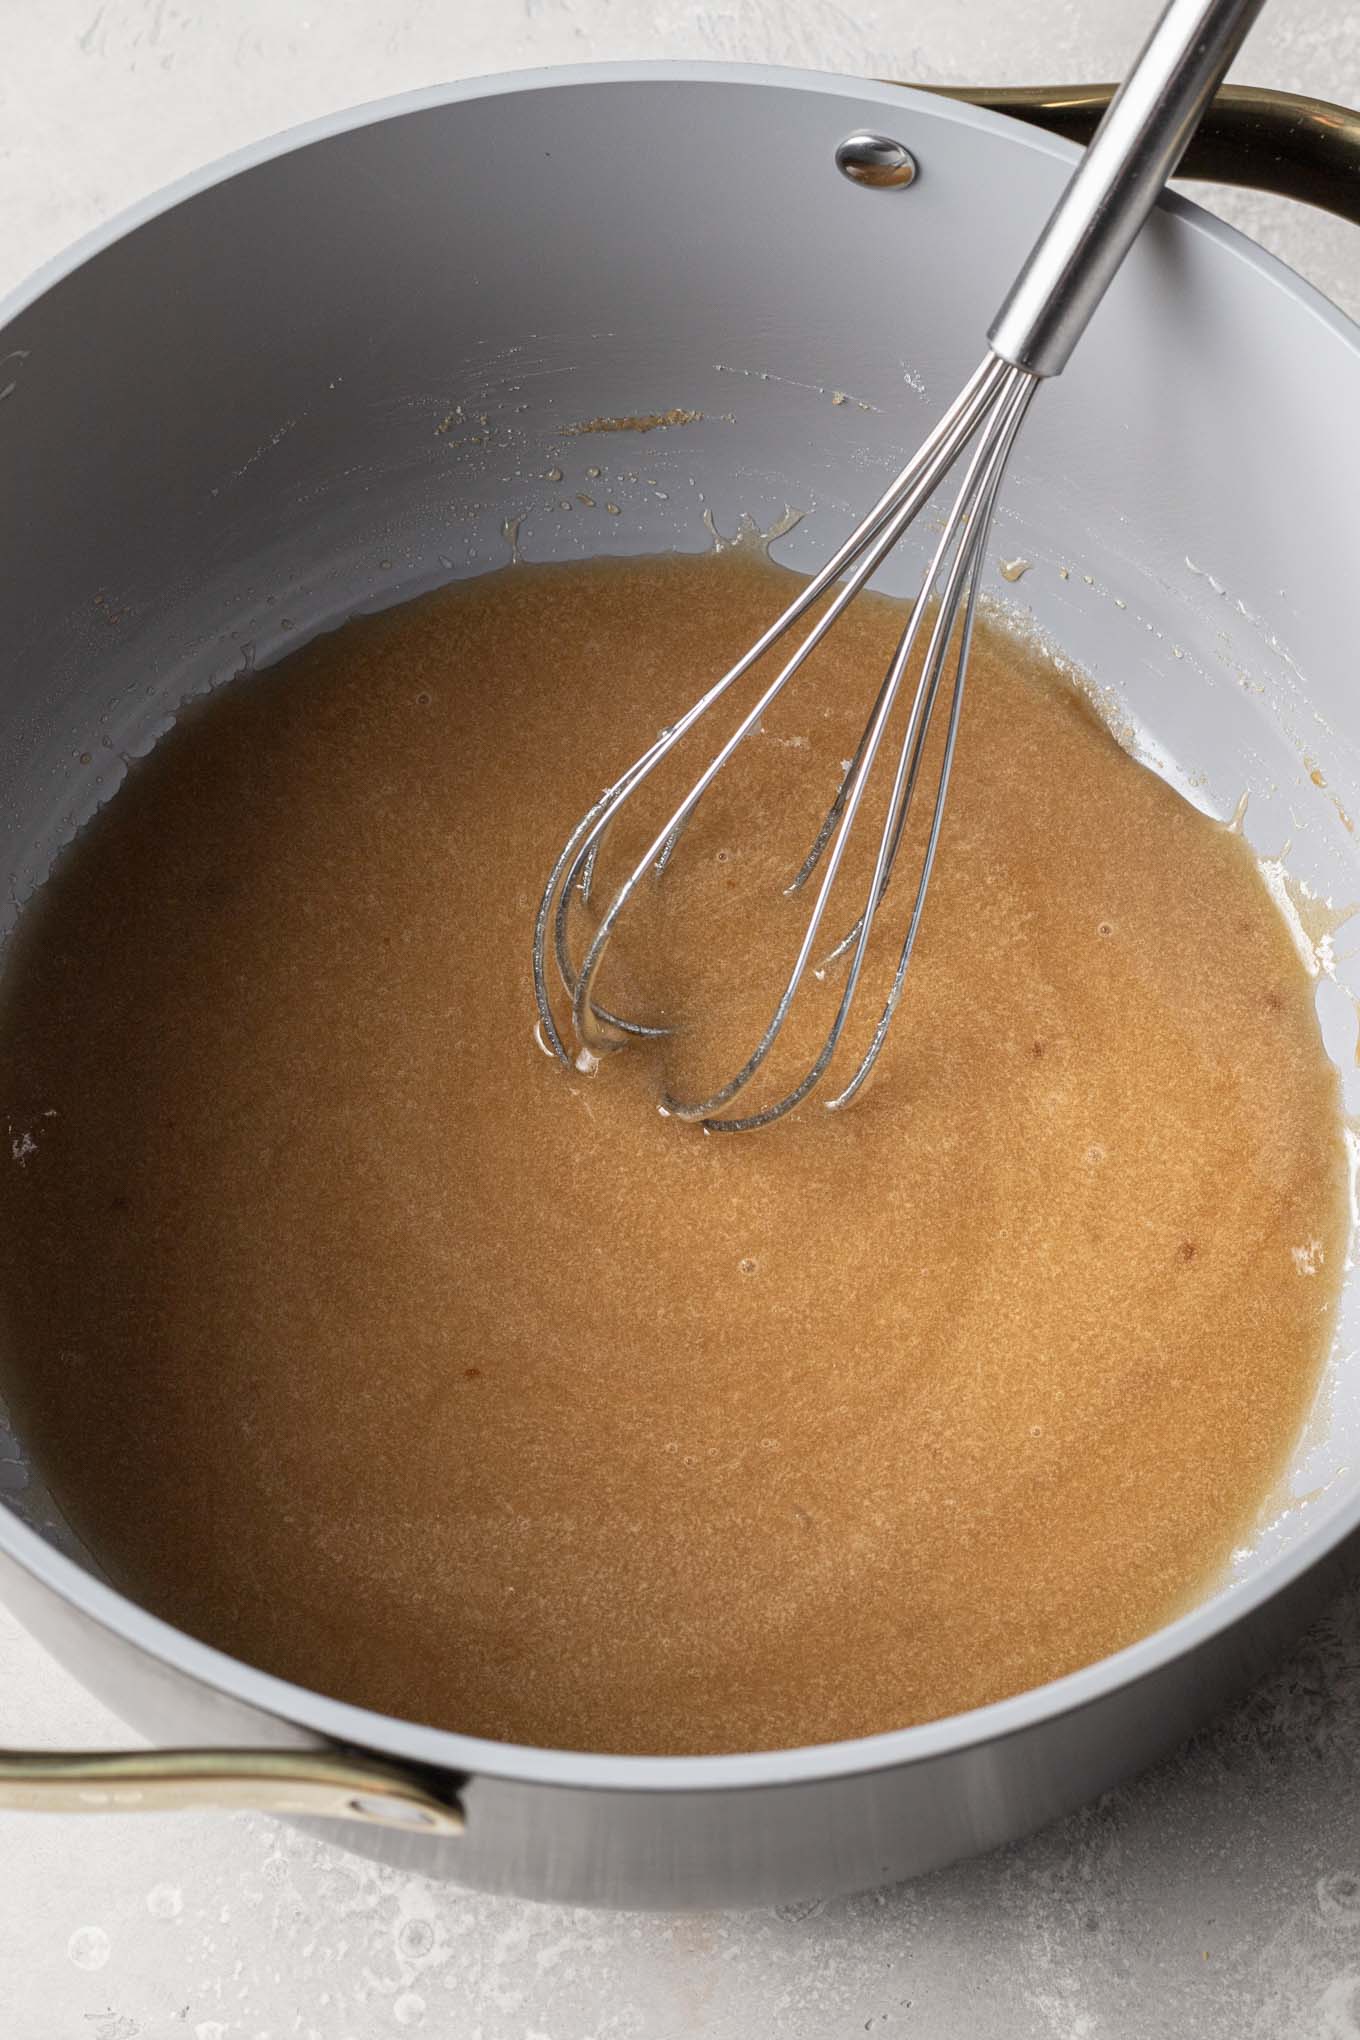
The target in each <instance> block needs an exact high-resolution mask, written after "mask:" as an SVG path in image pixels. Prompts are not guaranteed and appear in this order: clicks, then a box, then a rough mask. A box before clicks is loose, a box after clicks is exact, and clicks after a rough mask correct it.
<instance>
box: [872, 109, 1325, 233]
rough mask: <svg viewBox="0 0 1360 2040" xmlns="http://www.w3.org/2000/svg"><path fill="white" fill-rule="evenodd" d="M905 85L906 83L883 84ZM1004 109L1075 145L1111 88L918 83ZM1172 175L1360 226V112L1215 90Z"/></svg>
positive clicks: (1087, 135)
mask: <svg viewBox="0 0 1360 2040" xmlns="http://www.w3.org/2000/svg"><path fill="white" fill-rule="evenodd" d="M890 82H905V81H890ZM913 89H914V90H916V91H919V92H935V93H938V94H939V95H940V97H941V98H944V99H963V100H966V101H967V102H968V104H969V105H970V106H981V107H985V108H987V109H988V111H989V112H992V113H1008V114H1010V115H1011V116H1012V118H1013V119H1015V120H1025V121H1029V122H1030V124H1031V125H1032V126H1034V127H1041V128H1047V129H1048V131H1049V133H1050V134H1055V135H1063V136H1065V138H1066V139H1067V140H1068V141H1069V142H1080V143H1082V144H1083V145H1084V144H1085V143H1087V142H1089V141H1090V139H1091V137H1092V135H1093V134H1094V133H1095V131H1096V127H1097V125H1098V123H1099V121H1100V117H1101V115H1102V114H1103V113H1104V111H1105V109H1106V107H1107V106H1108V105H1109V103H1110V100H1111V99H1112V98H1113V96H1114V93H1115V89H1116V88H1115V87H1114V86H1113V85H918V86H915V87H913ZM1176 175H1177V176H1178V177H1193V178H1202V179H1204V180H1205V181H1206V182H1209V183H1212V184H1237V185H1242V186H1245V187H1246V188H1247V189H1248V190H1251V191H1273V192H1275V193H1276V194H1277V195H1278V196H1279V197H1281V198H1297V199H1300V200H1302V202H1303V203H1304V204H1305V205H1315V206H1319V207H1321V209H1322V210H1323V211H1324V212H1330V213H1336V214H1337V215H1338V216H1339V217H1340V218H1341V219H1343V220H1351V221H1352V222H1353V223H1354V224H1355V225H1356V226H1360V112H1356V111H1354V110H1353V109H1352V108H1351V107H1348V106H1336V105H1334V104H1333V103H1332V101H1331V100H1328V99H1310V98H1308V97H1306V96H1305V95H1304V94H1303V93H1299V92H1270V91H1267V90H1265V89H1264V88H1262V87H1261V86H1257V85H1225V86H1223V87H1222V88H1221V90H1220V91H1218V92H1216V93H1215V95H1214V97H1213V100H1212V102H1211V103H1210V106H1209V110H1208V112H1207V113H1206V114H1205V115H1204V118H1203V119H1202V120H1201V122H1200V124H1199V126H1198V128H1197V129H1196V130H1195V133H1194V136H1193V138H1192V140H1191V142H1190V146H1189V148H1188V149H1187V150H1186V152H1185V155H1184V156H1183V157H1182V159H1181V165H1180V168H1179V169H1178V170H1177V172H1176Z"/></svg>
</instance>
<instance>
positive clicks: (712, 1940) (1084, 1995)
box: [0, 0, 1360, 2040]
mask: <svg viewBox="0 0 1360 2040" xmlns="http://www.w3.org/2000/svg"><path fill="white" fill-rule="evenodd" d="M1147 12H1148V8H1147V0H1087V4H1085V5H1077V4H1072V0H1036V4H1035V5H1034V6H1033V7H1031V8H1029V9H1027V10H1019V9H1016V8H1015V7H1014V6H1013V5H1012V4H1009V0H917V4H914V5H913V4H911V0H863V4H861V5H859V6H858V7H857V8H856V9H855V10H854V11H853V12H851V11H849V10H848V9H843V8H842V7H840V6H838V5H836V4H834V0H783V4H781V0H725V4H721V0H720V4H713V5H695V4H693V0H691V4H688V5H684V4H679V0H523V4H522V5H518V4H516V5H513V6H512V5H510V4H508V0H454V4H453V5H450V4H448V0H392V4H386V5H384V4H382V0H329V4H326V5H323V4H322V0H311V4H308V0H215V4H208V5H201V6H195V5H193V4H192V0H105V4H103V5H100V4H99V0H0V31H3V44H2V47H3V53H4V56H3V64H2V65H0V288H4V287H7V286H8V285H9V284H11V283H12V282H15V281H17V280H18V279H19V277H20V276H22V275H23V274H24V273H25V272H26V271H27V270H28V269H30V268H32V267H33V265H34V264H36V263H37V262H39V261H41V260H43V259H44V258H45V257H47V256H49V255H51V254H53V253H55V252H56V251H57V250H58V249H59V248H60V247H61V246H63V245H64V244H65V243H66V242H67V241H69V240H70V239H72V238H73V237H74V236H75V235H77V234H79V233H81V232H83V231H84V230H85V229H86V228H88V227H90V226H91V225H93V224H94V223H96V222H97V221H99V220H101V219H103V218H105V217H107V215H108V214H109V213H111V212H113V211H115V210H117V209H118V208H119V207H120V206H122V205H124V204H126V203H127V202H129V201H130V200H132V199H134V198H136V197H138V196H139V195H141V194H142V193H144V192H146V191H149V190H152V189H154V188H155V187H156V186H157V185H159V184H162V183H164V182H165V181H166V180H167V179H169V178H171V177H174V176H177V175H179V174H180V173H181V172H183V171H186V170H189V169H191V168H193V167H194V166H195V165H197V164H199V163H202V162H204V161H205V160H207V159H209V158H211V157H213V156H215V155H218V154H220V153H222V152H223V151H224V150H227V149H230V148H234V147H236V146H238V145H239V144H241V143H243V142H246V141H249V140H251V139H252V138H254V137H256V136H259V135H263V134H267V133H269V132H270V131H271V130H273V129H276V128H279V127H283V126H286V125H289V124H291V123H293V122H295V121H299V120H303V119H307V118H310V117H311V116H313V115H316V114H319V113H323V112H325V111H327V110H328V109H330V108H332V107H335V106H340V105H344V104H346V103H348V102H352V101H355V100H361V99H368V98H373V97H376V96H379V95H381V94H383V93H387V92H394V91H399V90H401V89H403V88H405V87H408V86H414V85H421V84H427V83H429V82H430V81H432V80H434V79H438V78H446V77H451V76H455V75H460V74H465V73H470V72H475V71H487V70H498V69H503V68H509V67H512V66H515V65H525V64H543V63H554V62H562V61H577V60H580V61H584V60H587V59H593V60H597V59H608V58H622V57H642V56H669V57H717V58H724V59H737V60H752V61H773V62H779V63H791V64H805V65H812V66H817V67H822V68H829V69H836V70H843V71H852V72H860V73H868V74H876V75H879V76H891V77H899V78H912V77H916V78H922V79H930V80H954V79H957V80H960V81H965V80H977V81H979V82H1006V81H1027V82H1035V83H1038V82H1048V81H1050V80H1056V79H1091V78H1103V77H1109V76H1112V75H1115V74H1116V73H1117V72H1118V70H1119V69H1120V67H1121V66H1122V64H1123V63H1124V62H1125V61H1126V60H1127V58H1128V56H1129V55H1130V54H1131V52H1132V49H1133V48H1134V46H1135V45H1136V43H1137V40H1138V37H1139V33H1140V31H1141V28H1142V26H1143V24H1144V22H1145V20H1146V17H1147ZM1238 75H1239V76H1241V77H1242V78H1244V79H1246V80H1248V81H1250V82H1254V83H1272V84H1276V85H1279V86H1283V87H1287V88H1290V89H1293V90H1299V91H1311V92H1316V93H1319V94H1322V95H1326V96H1330V97H1333V98H1337V99H1342V100H1347V101H1350V102H1351V103H1355V102H1356V101H1357V100H1360V11H1358V10H1357V8H1356V7H1355V6H1354V5H1348V4H1342V0H1276V4H1274V5H1273V6H1272V7H1270V8H1269V9H1268V13H1267V18H1266V20H1265V21H1264V22H1263V23H1262V25H1261V26H1260V27H1259V28H1258V29H1257V31H1256V32H1255V34H1254V35H1253V37H1252V39H1251V41H1250V43H1249V44H1248V48H1247V51H1246V54H1245V56H1244V58H1243V61H1242V63H1241V64H1240V65H1239V67H1238ZM1222 209H1223V210H1224V211H1225V212H1226V213H1228V214H1229V216H1230V217H1233V218H1234V219H1236V220H1238V221H1239V222H1240V223H1241V224H1243V225H1245V226H1247V227H1248V229H1249V230H1250V231H1252V232H1254V233H1256V234H1257V235H1258V237H1259V238H1261V239H1263V240H1265V241H1266V242H1267V243H1268V244H1269V245H1270V246H1272V247H1274V248H1275V249H1276V250H1277V251H1278V252H1280V253H1281V254H1283V255H1284V256H1285V258H1286V259H1287V260H1289V261H1291V262H1293V263H1294V265H1295V266H1296V267H1297V268H1299V269H1301V270H1302V271H1303V272H1304V273H1305V274H1306V275H1308V276H1310V277H1311V278H1312V279H1313V280H1314V281H1315V282H1316V283H1318V284H1319V285H1320V286H1321V287H1322V288H1323V289H1324V290H1326V291H1327V292H1328V294H1329V295H1331V296H1332V297H1334V298H1335V299H1336V300H1337V301H1338V302H1339V303H1341V304H1342V305H1343V306H1345V308H1346V309H1348V310H1350V311H1351V312H1353V313H1360V235H1357V233H1356V230H1355V229H1352V228H1348V227H1344V226H1342V225H1341V224H1340V223H1338V222H1335V221H1331V220H1326V219H1323V218H1321V217H1315V216H1311V215H1307V214H1304V213H1302V212H1299V211H1297V210H1296V209H1294V208H1292V207H1290V206H1288V205H1286V204H1284V203H1278V202H1274V201H1270V200H1266V199H1260V198H1256V197H1246V196H1240V197H1236V198H1234V199H1233V200H1232V201H1231V203H1229V202H1227V201H1225V202H1224V204H1223V206H1222ZM127 1739H128V1738H127V1733H126V1731H125V1730H123V1729H122V1728H121V1727H120V1726H119V1725H118V1724H117V1723H116V1722H115V1721H114V1720H113V1718H112V1717H111V1716H109V1715H108V1714H106V1713H105V1712H104V1710H103V1709H101V1708H100V1707H99V1706H97V1704H96V1703H95V1702H94V1701H93V1700H91V1699H90V1698H88V1696H86V1695H85V1694H84V1693H83V1692H82V1691H81V1689H80V1688H79V1687H78V1686H76V1685H75V1684H74V1683H73V1682H72V1681H71V1680H70V1679H69V1678H68V1677H67V1676H66V1675H65V1674H64V1673H62V1672H61V1671H60V1670H59V1669H58V1668H57V1667H56V1666H55V1665H54V1664H53V1663H52V1662H51V1660H50V1659H48V1658H47V1657H46V1656H45V1655H44V1654H43V1653H42V1652H41V1651H40V1650H39V1649H38V1647H37V1646H36V1645H35V1644H34V1643H32V1642H31V1641H30V1640H29V1639H28V1638H27V1637H26V1636H25V1635H24V1634H23V1632H22V1631H21V1630H19V1629H18V1628H17V1626H16V1625H15V1624H14V1623H13V1622H12V1621H11V1620H10V1619H9V1618H8V1617H7V1616H6V1615H4V1614H3V1612H2V1611H0V1742H5V1743H10V1744H17V1743H20V1742H31V1743H35V1744H37V1743H41V1744H44V1745H47V1746H49V1747H62V1746H76V1745H82V1744H84V1745H94V1744H102V1745H106V1746H112V1745H114V1744H117V1743H119V1742H124V1741H126V1740H127ZM1357 1775H1360V1594H1353V1595H1350V1596H1348V1597H1346V1598H1345V1599H1344V1600H1342V1601H1341V1602H1339V1603H1338V1604H1337V1605H1336V1607H1335V1608H1334V1610H1333V1612H1332V1614H1331V1616H1330V1617H1329V1619H1328V1620H1327V1621H1326V1622H1325V1623H1324V1624H1323V1625H1322V1626H1321V1627H1320V1628H1319V1630H1318V1631H1316V1632H1315V1633H1314V1635H1313V1636H1312V1637H1311V1638H1310V1639H1309V1641H1308V1643H1307V1644H1306V1645H1305V1646H1304V1648H1303V1649H1301V1650H1300V1651H1299V1652H1298V1653H1297V1654H1296V1656H1295V1658H1294V1659H1293V1661H1292V1662H1291V1663H1290V1664H1289V1665H1288V1666H1287V1667H1286V1668H1285V1669H1284V1670H1283V1671H1282V1672H1281V1673H1280V1675H1279V1676H1278V1677H1277V1678H1276V1679H1274V1680H1273V1681H1272V1682H1271V1683H1270V1684H1269V1685H1267V1686H1266V1687H1264V1688H1262V1689H1261V1690H1259V1691H1258V1692H1257V1693H1256V1694H1255V1695H1253V1696H1252V1698H1251V1699H1250V1700H1249V1701H1247V1702H1246V1703H1245V1704H1244V1705H1243V1706H1242V1707H1240V1708H1239V1709H1237V1710H1236V1711H1235V1712H1234V1713H1233V1714H1231V1715H1229V1716H1228V1717H1226V1718H1225V1719H1223V1720H1221V1721H1220V1722H1219V1723H1217V1724H1216V1725H1215V1726H1214V1727H1213V1728H1212V1729H1211V1730H1210V1731H1208V1732H1207V1733H1206V1734H1205V1735H1204V1736H1203V1737H1201V1738H1200V1739H1199V1741H1198V1742H1197V1743H1196V1745H1195V1746H1194V1747H1193V1748H1192V1749H1191V1750H1189V1751H1187V1752H1186V1753H1185V1754H1184V1755H1183V1756H1182V1757H1180V1758H1178V1759H1177V1760H1176V1761H1175V1762H1174V1763H1172V1764H1170V1765H1168V1766H1165V1767H1163V1769H1162V1770H1161V1771H1159V1772H1157V1773H1155V1774H1153V1775H1152V1776H1150V1777H1148V1778H1146V1779H1143V1780H1141V1781H1140V1782H1139V1783H1137V1784H1136V1785H1134V1786H1133V1787H1131V1788H1129V1789H1128V1790H1126V1791H1124V1792H1121V1793H1118V1794H1115V1795H1113V1796H1112V1797H1111V1798H1109V1799H1108V1800H1106V1801H1104V1802H1102V1804H1101V1805H1100V1806H1099V1807H1097V1808H1095V1809H1092V1810H1091V1811H1089V1812H1086V1813H1084V1814H1081V1815H1078V1816H1076V1817H1075V1818H1073V1819H1072V1820H1069V1821H1067V1822H1064V1823H1062V1824H1061V1825H1060V1826H1058V1827H1055V1828H1052V1829H1050V1830H1048V1831H1047V1832H1046V1833H1045V1834H1043V1835H1041V1836H1039V1837H1037V1838H1035V1839H1034V1840H1033V1841H1031V1842H1028V1843H1025V1844H1022V1845H1020V1846H1018V1847H1016V1848H1014V1849H1010V1850H1007V1851H1003V1852H1001V1853H1000V1854H998V1855H995V1856H992V1857H989V1858H987V1859H986V1860H984V1861H982V1862H978V1863H973V1864H967V1865H963V1866H961V1867H960V1868H958V1869H957V1870H953V1871H948V1872H944V1873H941V1874H940V1875H937V1876H935V1877H932V1878H928V1879H925V1880H923V1881H921V1882H919V1883H917V1884H915V1885H911V1886H907V1887H903V1888H901V1889H899V1890H895V1891H891V1892H887V1893H881V1894H875V1895H872V1896H869V1897H866V1898H860V1899H856V1900H849V1901H833V1902H830V1903H828V1904H826V1905H824V1906H813V1907H807V1906H803V1907H792V1908H786V1909H783V1910H782V1911H781V1912H778V1913H746V1914H728V1915H721V1916H719V1915H713V1916H703V1917H695V1918H689V1919H682V1920H666V1919H656V1918H647V1917H633V1916H627V1915H599V1914H587V1913H578V1912H568V1911H563V1910H558V1909H550V1908H542V1907H530V1906H523V1905H518V1904H515V1903H513V1902H510V1901H506V1900H495V1899H485V1898H478V1897H468V1896H466V1895H464V1894H462V1893H459V1892H456V1891H452V1890H449V1889H447V1888H440V1887H437V1886H432V1885H427V1884H424V1883H422V1882H419V1881H417V1880H412V1879H410V1878H407V1877H403V1876H398V1875H395V1874H393V1873H389V1872H385V1871H379V1870H376V1869H374V1868H372V1867H371V1866H368V1865H366V1864H363V1863H360V1862H358V1861H357V1860H356V1859H354V1858H352V1857H349V1856H346V1855H343V1854H341V1853H339V1852H338V1851H335V1850H331V1849H328V1848H326V1847H324V1846H322V1845H319V1844H316V1843H314V1842H312V1841H309V1840H303V1839H301V1838H299V1837H296V1836H294V1835H291V1834H289V1833H287V1832H285V1831H284V1830H281V1829H277V1828H275V1827H272V1826H271V1825H270V1824H268V1823H266V1822H264V1821H260V1820H254V1819H249V1818H245V1817H240V1818H235V1819H221V1820H217V1819H209V1818H201V1817H191V1816H181V1817H179V1818H177V1819H170V1820H165V1821H157V1820H145V1819H134V1818H99V1819H96V1818H86V1819H69V1820H68V1819H55V1818H48V1819H44V1818H40V1817H32V1816H30V1817H23V1818H21V1817H9V1818H0V2036H2V2040H66V2036H71V2040H76V2036H84V2040H171V2036H174V2040H180V2036H193V2040H283V2036H285V2035H301V2036H303V2040H369V2036H370V2035H382V2034H387V2033H394V2034H399V2033H402V2032H410V2031H414V2030H417V2029H423V2030H424V2031H426V2032H429V2033H434V2034H438V2035H441V2036H443V2035H449V2036H457V2040H606V2036H610V2040H612V2036H620V2040H623V2036H627V2040H688V2036H690V2035H705V2036H708V2035H712V2036H715V2040H724V2036H729V2040H767V2036H768V2040H773V2036H775V2035H779V2036H781V2040H849V2036H852V2035H858V2034H861V2033H869V2034H873V2035H876V2036H881V2040H896V2036H897V2035H903V2036H909V2035H921V2036H927V2040H956V2036H957V2040H1104V2036H1125V2035H1128V2036H1138V2040H1159V2036H1161V2035H1168V2036H1170V2035H1175V2036H1177V2040H1195V2036H1203V2040H1229V2036H1231V2040H1244V2036H1249V2035H1257V2036H1261V2040H1285V2036H1289V2040H1360V1789H1358V1788H1357V1786H1356V1783H1355V1781H1356V1778H1357Z"/></svg>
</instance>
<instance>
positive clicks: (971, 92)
mask: <svg viewBox="0 0 1360 2040" xmlns="http://www.w3.org/2000/svg"><path fill="white" fill-rule="evenodd" d="M889 82H900V81H889ZM916 89H917V90H919V91H926V92H936V93H939V94H940V95H941V97H943V98H946V99H962V100H966V101H968V103H969V104H970V105H973V106H980V107H986V108H988V109H989V110H990V111H991V112H993V113H1007V114H1010V115H1011V116H1012V117H1013V118H1014V119H1016V120H1024V121H1029V122H1030V123H1031V124H1032V125H1033V126H1035V127H1042V128H1047V129H1048V130H1049V132H1050V133H1052V134H1056V135H1063V136H1065V137H1066V138H1067V140H1068V141H1072V142H1080V143H1083V144H1084V143H1086V142H1089V141H1090V139H1091V136H1092V135H1093V134H1094V133H1095V130H1096V126H1097V124H1098V122H1099V120H1100V117H1101V115H1102V114H1103V113H1104V111H1105V108H1106V107H1107V106H1108V105H1109V103H1110V100H1111V98H1112V96H1113V94H1114V90H1115V88H1114V86H1113V85H998V86H982V85H926V86H918V87H917V88H916ZM1177 175H1178V176H1181V177H1192V178H1204V179H1206V180H1209V181H1211V182H1213V183H1216V184H1237V185H1243V186H1246V187H1247V188H1248V189H1251V190H1254V191H1273V192H1276V193H1278V194H1279V195H1281V196H1282V197H1285V198H1296V199H1301V200H1302V201H1303V202H1304V203H1305V204H1307V205H1315V206H1320V207H1321V208H1322V209H1323V210H1324V211H1326V212H1331V213H1336V214H1338V215H1339V216H1340V218H1342V219H1345V220H1352V221H1354V222H1355V223H1356V225H1358V226H1360V113H1356V112H1353V111H1352V110H1351V109H1350V108H1349V107H1345V106H1335V105H1333V104H1332V103H1331V102H1330V101H1328V100H1325V99H1309V98H1305V97H1303V96H1302V95H1301V94H1299V93H1294V92H1269V91H1263V90H1260V89H1259V88H1257V87H1255V86H1250V85H1229V86H1225V87H1224V88H1223V89H1222V90H1221V91H1220V92H1219V93H1217V94H1216V96H1215V98H1214V100H1213V103H1212V105H1211V106H1210V108H1209V111H1208V112H1207V113H1206V114H1205V116H1204V118H1203V120H1202V121H1201V122H1200V125H1199V128H1198V130H1197V131H1196V134H1195V137H1194V139H1193V141H1192V142H1191V143H1190V146H1189V148H1188V149H1187V151H1186V154H1185V157H1184V159H1183V161H1182V163H1181V166H1180V169H1179V171H1178V172H1177ZM191 1807H194V1808H199V1807H212V1808H219V1809H227V1810H230V1811H233V1812H240V1811H242V1810H245V1809H249V1810H251V1811H254V1812H257V1813H273V1814H284V1815H303V1814H305V1815H310V1816H312V1817H314V1818H315V1817H322V1818H327V1819H334V1820H350V1821H367V1822H369V1823H370V1824H371V1825H375V1826H379V1827H391V1828H401V1829H404V1830H406V1831H407V1832H408V1833H410V1832H425V1833H428V1834H440V1835H456V1834H461V1833H462V1831H463V1814H462V1810H461V1808H460V1807H459V1805H458V1802H457V1800H456V1799H454V1798H451V1797H445V1796H442V1795H441V1794H440V1792H439V1791H438V1790H437V1789H436V1786H435V1784H434V1782H433V1780H427V1779H425V1778H423V1777H421V1776H420V1775H418V1774H417V1773H416V1772H414V1771H405V1770H402V1769H400V1768H399V1767H397V1766H396V1765H387V1764H382V1763H379V1762H377V1761H376V1760H372V1759H369V1758H366V1757H354V1756H349V1755H348V1754H346V1753H344V1752H342V1751H336V1752H334V1753H328V1752H322V1751H311V1750H135V1751H130V1752H104V1751H99V1752H96V1753H93V1754H90V1753H86V1754H79V1753H57V1752H52V1751H42V1752H26V1751H19V1750H0V1811H6V1812H16V1813H17V1812H46V1813H91V1812H104V1813H130V1812H147V1813H169V1812H176V1811H183V1810H184V1809H186V1808H191Z"/></svg>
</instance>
